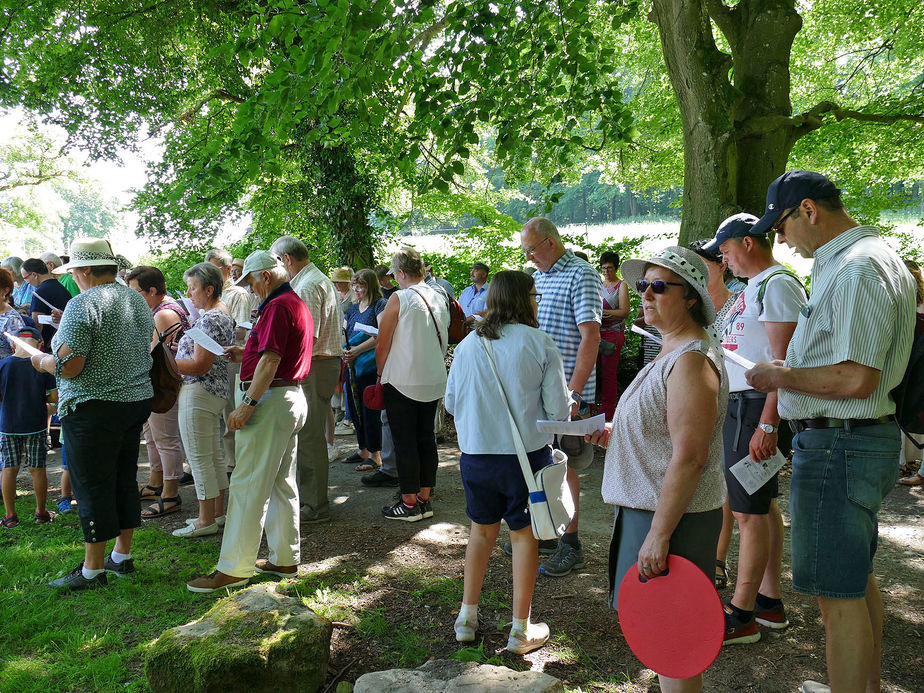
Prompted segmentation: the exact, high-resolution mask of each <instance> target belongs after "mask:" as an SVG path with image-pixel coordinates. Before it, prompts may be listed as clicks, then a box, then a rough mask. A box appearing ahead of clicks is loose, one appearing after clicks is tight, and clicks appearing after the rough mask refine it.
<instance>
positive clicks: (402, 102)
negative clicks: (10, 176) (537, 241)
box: [0, 0, 631, 259]
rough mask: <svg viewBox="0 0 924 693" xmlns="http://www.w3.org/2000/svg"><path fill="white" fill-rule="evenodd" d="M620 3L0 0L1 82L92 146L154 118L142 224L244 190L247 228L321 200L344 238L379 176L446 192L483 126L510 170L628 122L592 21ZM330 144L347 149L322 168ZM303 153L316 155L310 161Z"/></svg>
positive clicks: (215, 212)
mask: <svg viewBox="0 0 924 693" xmlns="http://www.w3.org/2000/svg"><path fill="white" fill-rule="evenodd" d="M628 7H629V6H624V5H623V3H620V2H616V3H608V4H606V5H604V6H598V5H597V3H594V2H592V1H590V0H574V1H572V2H567V3H559V2H550V1H541V0H527V1H523V0H519V1H511V0H497V1H496V2H490V1H488V0H449V1H446V2H433V1H430V0H424V1H422V2H419V3H404V2H396V1H394V0H353V1H352V2H347V0H336V1H331V0H317V2H307V1H296V0H263V1H253V2H247V1H241V2H222V1H220V0H209V1H207V2H201V3H200V2H193V1H192V0H161V1H160V2H153V3H150V4H149V5H146V6H142V7H139V8H137V9H131V10H126V9H125V6H124V4H123V3H120V2H114V1H113V0H90V1H82V2H78V1H77V0H39V1H38V2H35V3H32V4H31V5H29V6H22V7H19V8H15V9H10V10H7V12H8V24H9V26H10V28H9V29H8V30H7V31H5V32H4V33H3V34H2V35H0V38H2V41H3V43H2V47H3V55H2V56H0V57H2V58H3V60H2V61H0V71H2V73H0V77H2V79H3V81H5V82H6V83H7V84H8V85H10V88H9V89H7V90H6V91H5V92H4V93H2V94H0V98H2V99H3V100H4V102H5V103H7V104H11V103H16V104H22V105H24V106H25V107H26V108H29V109H32V110H34V111H37V112H41V113H44V114H46V115H48V116H49V117H52V118H54V119H55V120H56V121H57V122H59V123H60V124H62V125H63V126H64V127H66V128H67V130H68V132H69V133H70V134H71V137H72V139H73V142H74V144H75V145H77V146H84V147H86V148H87V149H89V150H90V151H91V152H92V153H93V154H94V155H96V156H107V155H110V154H111V152H112V151H113V148H114V147H115V146H116V145H118V144H123V143H125V142H130V141H131V140H132V137H133V134H134V133H135V132H137V131H138V130H139V129H140V127H141V126H142V125H145V126H147V127H149V128H150V129H151V131H152V132H157V133H159V134H160V135H161V136H162V137H164V139H165V141H166V155H165V159H164V161H163V162H161V163H160V164H158V165H156V166H155V167H154V169H153V170H152V182H151V184H150V185H149V186H148V189H147V190H146V191H145V193H144V195H142V196H141V197H139V205H140V206H141V207H142V208H143V209H144V210H145V212H148V213H146V214H143V215H142V216H143V218H145V219H146V222H145V224H146V225H145V226H144V227H143V230H144V231H145V232H147V233H148V234H158V235H167V236H169V237H173V238H177V237H178V236H179V237H181V238H183V239H186V240H191V239H194V238H196V237H198V236H201V234H202V232H203V230H206V231H209V230H211V229H212V228H214V225H215V223H216V220H217V219H218V218H220V217H223V216H227V215H229V214H235V213H241V212H242V211H245V210H248V209H249V210H252V211H253V212H254V215H255V224H256V225H257V228H256V232H257V233H261V232H262V231H261V228H260V227H261V226H264V225H265V224H266V223H267V222H268V219H267V216H266V215H265V214H263V213H262V210H266V209H272V208H275V209H279V210H282V209H286V210H288V213H287V214H286V215H285V216H286V217H290V218H293V219H294V220H297V221H300V222H304V221H308V220H316V219H319V218H321V219H326V226H327V228H326V229H325V230H326V231H327V234H328V236H330V235H333V237H335V238H337V239H338V243H339V242H348V241H349V242H351V243H352V242H353V241H351V240H350V239H351V238H353V237H351V236H344V235H343V233H342V231H343V229H345V228H349V229H350V230H353V229H355V228H356V226H357V224H359V223H360V222H359V220H360V219H368V217H369V213H370V211H372V210H373V209H374V207H375V203H376V195H377V191H378V190H380V189H382V188H383V187H384V188H386V189H387V188H388V187H390V186H394V185H397V184H400V185H402V186H407V187H409V188H410V189H412V190H426V189H429V188H431V187H432V188H434V189H436V190H438V191H441V192H444V193H445V192H448V191H449V189H450V186H452V185H454V184H455V182H456V180H457V178H458V177H460V176H461V175H462V174H463V173H464V170H465V163H464V162H465V161H466V160H468V158H469V157H470V156H471V151H472V148H473V147H474V146H475V145H477V144H478V142H479V134H478V132H479V129H480V128H484V127H491V128H494V129H495V134H496V143H497V146H496V149H495V156H496V157H497V159H498V160H499V161H500V162H502V163H505V164H506V165H507V167H508V169H509V172H510V175H511V177H513V176H515V175H519V176H521V177H525V176H528V175H533V172H534V171H537V170H538V171H543V170H546V171H547V170H549V169H552V168H556V167H561V166H563V165H567V164H570V163H571V162H572V161H574V160H575V159H576V158H578V157H579V156H581V155H582V154H583V153H584V152H586V151H587V150H588V149H594V150H602V149H604V148H606V147H609V146H615V145H616V144H617V143H618V142H619V140H620V139H622V138H624V137H625V136H627V134H628V133H629V132H630V128H631V116H630V115H629V113H628V111H627V109H626V108H625V105H624V104H623V102H622V99H621V98H620V93H619V91H618V89H616V84H615V81H614V80H613V79H612V77H611V75H612V74H613V72H614V69H615V64H616V51H615V50H614V49H612V48H611V47H609V46H606V45H600V44H599V42H598V36H597V30H598V29H599V28H600V27H601V26H604V25H605V27H607V28H608V27H610V26H614V25H615V26H618V25H619V24H620V23H621V22H623V21H625V20H626V19H627V18H628V17H629V16H630V13H629V11H628ZM334 159H336V160H337V161H338V162H341V163H343V162H349V165H345V166H340V165H337V166H336V167H328V168H326V169H325V163H324V162H325V160H327V161H333V160H334ZM306 166H308V167H314V168H315V169H317V171H314V170H312V171H311V174H312V175H309V176H308V177H307V178H306V176H305V168H306ZM315 173H317V174H318V175H317V176H315V175H314V174H315ZM340 174H342V175H343V177H342V178H337V179H336V180H335V178H336V177H337V176H340ZM543 175H545V174H543ZM547 177H548V178H550V177H551V175H550V174H549V175H548V176H547ZM373 181H374V182H373ZM360 182H365V183H370V185H369V186H368V187H366V188H364V189H361V187H362V186H360V187H357V184H358V183H360ZM293 189H294V190H297V191H298V193H299V194H298V196H296V197H295V198H294V199H298V200H302V201H307V200H310V199H311V197H312V195H313V196H314V200H311V201H312V203H313V204H312V206H313V207H314V209H313V210H312V211H311V213H308V214H302V213H301V212H300V211H299V210H292V209H291V204H292V200H293V198H292V197H286V195H288V194H289V193H291V192H292V191H293ZM347 191H348V192H347ZM369 228H370V227H368V226H367V227H366V228H365V229H364V230H363V233H360V236H362V235H364V234H365V236H366V237H365V238H363V239H362V242H364V243H365V251H364V252H363V250H362V249H360V248H354V249H353V250H349V249H347V248H345V247H343V248H342V251H343V252H347V253H348V254H349V253H352V252H354V250H355V252H357V253H358V254H359V256H363V255H365V256H366V257H368V256H369V255H370V250H371V246H372V242H371V241H372V239H371V238H369V237H368V234H369ZM308 232H309V231H308V230H305V233H308ZM354 240H355V238H354ZM344 259H345V258H344Z"/></svg>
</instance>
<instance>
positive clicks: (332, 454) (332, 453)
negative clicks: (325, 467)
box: [327, 445, 337, 462]
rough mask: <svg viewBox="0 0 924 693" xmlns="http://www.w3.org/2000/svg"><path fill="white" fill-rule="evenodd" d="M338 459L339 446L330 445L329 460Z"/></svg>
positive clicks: (328, 448) (328, 450)
mask: <svg viewBox="0 0 924 693" xmlns="http://www.w3.org/2000/svg"><path fill="white" fill-rule="evenodd" d="M336 459H337V446H336V445H328V446H327V461H328V462H333V461H334V460H336Z"/></svg>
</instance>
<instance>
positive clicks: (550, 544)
mask: <svg viewBox="0 0 924 693" xmlns="http://www.w3.org/2000/svg"><path fill="white" fill-rule="evenodd" d="M501 551H503V552H504V553H505V554H507V555H508V556H512V555H513V544H511V543H510V540H508V541H507V543H506V544H504V545H503V546H502V547H501ZM556 551H558V539H540V540H539V555H540V556H551V555H552V554H553V553H555V552H556Z"/></svg>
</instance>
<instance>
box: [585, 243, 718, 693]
mask: <svg viewBox="0 0 924 693" xmlns="http://www.w3.org/2000/svg"><path fill="white" fill-rule="evenodd" d="M622 276H623V277H624V278H625V280H626V281H627V282H629V284H630V285H631V286H634V287H635V289H636V291H638V293H639V294H640V295H641V297H642V312H643V315H644V318H645V322H646V324H649V325H653V326H654V327H656V328H658V330H659V331H660V333H661V337H662V340H663V342H662V345H661V351H660V352H659V354H658V356H657V358H656V359H655V360H654V361H652V362H651V363H650V364H648V365H647V366H645V368H643V369H642V370H641V371H640V372H639V374H638V376H636V378H635V380H633V381H632V384H631V385H629V387H628V388H626V391H625V392H624V393H623V394H622V398H621V399H620V401H619V405H618V406H617V408H616V414H615V415H614V417H613V422H612V424H608V425H607V428H606V430H605V431H604V432H603V433H595V434H594V435H593V436H592V437H588V440H589V441H590V442H593V443H596V444H598V445H604V446H605V445H606V444H607V442H609V445H608V446H607V451H606V461H605V463H604V470H603V488H602V493H603V500H604V501H605V502H606V503H610V504H612V505H614V506H616V520H615V523H614V527H613V540H612V542H611V544H610V560H609V563H610V590H611V596H612V604H613V607H614V608H615V607H616V603H617V601H616V600H617V593H618V590H619V585H620V583H621V582H622V579H623V577H624V576H625V574H626V573H627V572H628V571H629V570H630V568H631V567H632V565H633V564H634V563H636V561H637V563H638V566H637V568H636V569H637V570H638V572H639V574H640V575H641V577H642V578H644V579H651V578H654V577H655V576H657V575H660V574H661V573H663V572H664V570H665V569H666V568H667V555H668V553H671V554H675V555H679V556H683V557H684V558H687V559H689V560H691V561H692V562H693V563H695V564H696V565H697V566H698V567H699V568H700V569H701V570H702V571H703V572H704V573H705V574H706V575H707V576H709V579H710V580H712V577H713V568H714V565H715V551H716V544H717V542H718V538H719V531H720V530H721V528H722V504H723V503H724V502H725V482H724V478H723V475H722V422H723V420H724V418H725V406H724V403H725V402H726V399H727V397H728V376H727V374H726V373H725V366H724V363H723V357H722V352H721V349H720V347H719V345H718V343H717V342H715V341H713V340H712V339H711V338H710V337H709V335H708V333H707V332H706V328H707V327H708V326H710V325H712V323H713V321H714V320H715V305H714V304H713V302H712V298H711V297H710V295H709V289H708V276H709V272H708V270H707V269H706V263H705V262H704V261H703V260H702V258H700V257H699V256H698V255H697V254H696V253H694V252H693V251H692V250H690V249H689V248H681V247H678V246H671V247H668V248H665V249H664V250H662V251H661V252H660V253H658V254H657V255H655V256H654V257H652V258H651V259H649V260H648V261H645V260H628V261H626V262H624V263H623V264H622ZM720 405H721V406H720ZM660 678H661V690H664V691H676V690H683V691H698V690H701V689H702V675H699V676H696V677H692V678H690V679H684V680H676V679H668V678H667V677H664V676H662V677H660Z"/></svg>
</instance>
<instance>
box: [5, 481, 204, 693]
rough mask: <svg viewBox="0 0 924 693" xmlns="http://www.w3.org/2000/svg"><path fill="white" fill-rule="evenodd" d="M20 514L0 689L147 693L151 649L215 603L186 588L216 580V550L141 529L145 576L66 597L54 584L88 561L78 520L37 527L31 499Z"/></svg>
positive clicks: (11, 543) (71, 517) (10, 550)
mask: <svg viewBox="0 0 924 693" xmlns="http://www.w3.org/2000/svg"><path fill="white" fill-rule="evenodd" d="M16 510H17V513H18V514H19V516H20V518H21V522H20V524H19V526H18V527H15V528H13V529H4V530H3V532H2V534H0V556H2V558H0V615H2V618H3V627H2V629H0V653H2V654H0V690H2V691H4V693H19V692H22V693H30V692H32V691H35V692H36V693H38V692H41V693H48V692H49V691H76V690H81V691H88V690H114V689H122V690H127V691H136V690H146V689H147V686H146V684H145V682H144V679H143V676H141V668H142V662H143V647H144V645H145V644H146V643H148V642H150V641H152V640H153V639H155V638H156V637H157V636H158V635H159V634H160V633H161V631H163V630H165V629H166V628H169V627H172V626H175V625H179V624H182V623H187V622H188V621H191V620H194V619H196V618H198V617H199V616H200V615H201V614H203V613H204V612H205V611H207V610H208V608H209V607H210V606H211V605H212V603H213V600H212V599H202V598H201V597H197V596H196V595H194V594H192V593H191V592H189V591H188V590H187V589H186V586H185V584H184V582H183V581H184V580H186V579H189V578H191V577H195V576H196V575H201V574H203V573H206V572H210V571H211V569H212V567H213V565H214V562H215V554H216V551H215V548H214V546H212V545H210V544H209V543H200V542H190V541H188V540H183V539H179V538H175V537H172V536H170V535H169V534H166V533H164V532H162V531H161V530H160V529H158V528H156V527H142V528H141V529H139V530H138V531H137V532H136V534H135V541H134V543H133V546H132V553H133V555H134V556H135V557H137V558H138V559H139V563H140V564H141V565H142V566H143V569H142V570H140V571H139V573H138V575H137V576H136V577H132V578H131V579H124V580H122V579H117V578H114V577H110V578H109V580H110V586H109V587H108V588H107V589H105V590H98V591H92V592H88V593H84V594H80V595H67V594H58V593H57V592H56V591H55V590H52V589H51V588H49V587H48V586H47V584H46V583H47V582H48V581H49V580H52V579H54V578H56V577H58V576H60V575H62V574H64V573H66V572H69V571H70V570H72V569H73V568H74V566H76V565H77V564H78V563H79V562H80V561H81V560H83V542H82V533H81V531H80V527H79V523H78V520H77V516H76V514H75V513H69V514H67V515H58V517H57V518H55V521H54V522H53V523H52V524H50V525H35V524H33V523H32V522H31V517H32V513H33V511H34V498H33V497H32V496H31V495H21V496H20V497H19V498H18V499H17V503H16Z"/></svg>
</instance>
